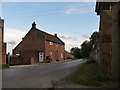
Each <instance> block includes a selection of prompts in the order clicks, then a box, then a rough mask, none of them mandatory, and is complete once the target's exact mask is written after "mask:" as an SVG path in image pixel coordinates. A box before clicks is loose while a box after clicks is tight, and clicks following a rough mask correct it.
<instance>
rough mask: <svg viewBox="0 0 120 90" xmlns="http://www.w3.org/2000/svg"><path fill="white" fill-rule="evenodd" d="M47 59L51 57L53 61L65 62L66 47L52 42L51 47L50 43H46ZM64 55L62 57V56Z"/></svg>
mask: <svg viewBox="0 0 120 90" xmlns="http://www.w3.org/2000/svg"><path fill="white" fill-rule="evenodd" d="M45 54H46V55H45V57H46V56H50V57H51V59H52V61H56V60H57V59H58V60H64V59H65V47H64V45H61V44H57V43H54V42H52V45H50V41H45ZM61 54H62V55H61Z"/></svg>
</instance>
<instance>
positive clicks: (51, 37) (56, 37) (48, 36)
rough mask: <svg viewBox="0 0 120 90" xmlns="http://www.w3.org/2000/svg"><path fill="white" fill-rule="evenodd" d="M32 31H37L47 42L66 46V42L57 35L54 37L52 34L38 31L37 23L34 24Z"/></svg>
mask: <svg viewBox="0 0 120 90" xmlns="http://www.w3.org/2000/svg"><path fill="white" fill-rule="evenodd" d="M31 29H32V30H36V31H37V32H38V33H40V34H42V35H43V36H44V37H45V39H46V40H47V41H52V42H55V43H58V44H62V45H64V42H63V41H62V40H60V39H59V38H58V36H57V34H55V35H52V34H49V33H46V32H44V31H42V30H40V29H37V28H36V24H35V22H33V24H32V28H31Z"/></svg>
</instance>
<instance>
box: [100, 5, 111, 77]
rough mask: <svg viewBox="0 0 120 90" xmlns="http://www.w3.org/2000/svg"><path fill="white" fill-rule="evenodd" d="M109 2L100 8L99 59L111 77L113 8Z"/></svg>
mask: <svg viewBox="0 0 120 90" xmlns="http://www.w3.org/2000/svg"><path fill="white" fill-rule="evenodd" d="M109 5H110V4H109V3H102V4H101V6H100V8H99V14H100V28H99V50H100V51H99V53H98V54H99V61H100V68H101V71H102V72H103V74H104V75H105V76H107V77H111V60H112V9H111V6H109Z"/></svg>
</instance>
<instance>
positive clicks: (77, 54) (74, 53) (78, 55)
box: [70, 47, 81, 59]
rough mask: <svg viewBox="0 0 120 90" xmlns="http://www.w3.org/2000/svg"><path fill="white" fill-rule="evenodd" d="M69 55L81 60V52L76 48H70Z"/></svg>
mask: <svg viewBox="0 0 120 90" xmlns="http://www.w3.org/2000/svg"><path fill="white" fill-rule="evenodd" d="M70 51H71V53H72V54H73V55H74V57H75V58H77V59H80V58H81V52H80V49H79V48H78V47H73V48H71V50H70Z"/></svg>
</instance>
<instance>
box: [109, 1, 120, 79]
mask: <svg viewBox="0 0 120 90" xmlns="http://www.w3.org/2000/svg"><path fill="white" fill-rule="evenodd" d="M112 10H113V11H112V16H113V18H112V23H113V25H112V29H113V32H112V38H113V39H112V43H113V46H112V61H111V67H112V78H113V80H119V81H120V21H119V20H120V3H116V4H114V5H113V8H112Z"/></svg>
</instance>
